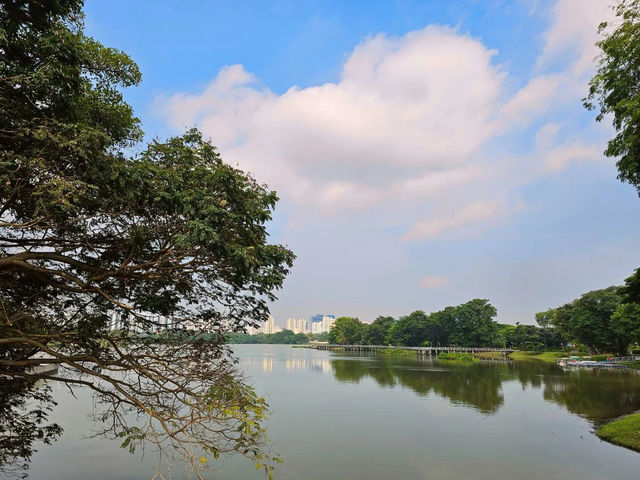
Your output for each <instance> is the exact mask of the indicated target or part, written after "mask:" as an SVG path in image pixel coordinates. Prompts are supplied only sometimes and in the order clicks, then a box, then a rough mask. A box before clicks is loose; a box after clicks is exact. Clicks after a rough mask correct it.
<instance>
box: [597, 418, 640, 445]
mask: <svg viewBox="0 0 640 480" xmlns="http://www.w3.org/2000/svg"><path fill="white" fill-rule="evenodd" d="M596 435H597V436H598V437H600V438H601V439H602V440H605V441H607V442H609V443H613V444H615V445H620V446H621V447H626V448H629V449H631V450H635V451H636V452H640V412H638V413H633V414H631V415H627V416H625V417H621V418H619V419H618V420H614V421H613V422H611V423H607V424H606V425H603V426H602V427H600V428H599V429H598V430H596Z"/></svg>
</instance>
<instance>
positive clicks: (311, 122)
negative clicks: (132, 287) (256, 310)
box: [85, 0, 640, 324]
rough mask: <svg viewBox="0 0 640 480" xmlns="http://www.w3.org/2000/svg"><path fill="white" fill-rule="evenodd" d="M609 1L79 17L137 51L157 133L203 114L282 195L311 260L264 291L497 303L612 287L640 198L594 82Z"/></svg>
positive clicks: (276, 232)
mask: <svg viewBox="0 0 640 480" xmlns="http://www.w3.org/2000/svg"><path fill="white" fill-rule="evenodd" d="M609 3H610V2H608V1H606V0H603V1H600V0H589V1H585V2H580V8H577V2H575V1H574V0H558V1H534V0H530V1H524V0H523V1H515V2H506V1H505V2H502V1H497V0H496V1H483V2H481V1H432V2H417V1H416V2H411V1H397V2H392V1H386V2H383V1H368V2H355V1H354V2H338V1H336V2H329V1H322V2H321V1H296V2H293V1H285V0H282V1H274V2H267V1H264V2H237V1H235V2H196V1H193V2H188V1H186V2H169V1H153V2H150V1H148V2H147V1H137V2H124V1H111V2H102V1H98V0H93V1H88V2H87V5H86V8H85V12H86V17H87V18H86V27H87V31H88V33H89V34H91V35H92V36H94V37H95V38H97V39H98V40H100V41H101V42H102V43H103V44H105V45H108V46H112V47H115V48H119V49H122V50H124V51H125V52H127V53H128V54H129V55H131V57H132V58H133V59H134V60H135V61H136V62H137V63H138V64H139V65H140V68H141V70H142V74H143V81H142V84H141V85H140V86H138V87H136V88H133V89H129V90H128V91H127V92H126V98H127V100H128V101H129V102H130V103H131V104H132V105H133V107H134V108H135V110H136V113H137V115H138V116H139V117H140V118H141V119H142V121H143V126H144V129H145V132H146V134H147V136H148V137H149V138H151V137H154V136H159V137H161V138H162V137H165V136H167V135H171V134H176V133H180V132H181V131H182V130H184V129H185V128H187V127H189V126H193V125H196V126H198V127H199V128H201V129H202V130H203V132H204V133H205V134H206V135H207V136H209V137H210V138H211V139H212V141H213V143H214V144H216V145H217V146H218V147H219V148H220V151H221V153H222V155H223V158H224V159H225V160H226V161H228V162H229V163H232V164H234V165H236V164H237V165H239V166H240V167H241V168H243V169H245V170H247V171H250V172H252V174H253V175H255V176H256V178H258V180H260V181H262V182H266V183H268V184H269V185H270V186H272V187H273V188H275V189H276V190H277V191H278V192H279V194H280V197H281V202H280V204H279V205H278V208H277V211H276V214H275V219H274V221H273V223H272V224H271V225H270V231H271V233H272V239H273V240H274V241H277V242H281V243H284V244H286V245H288V246H289V247H290V248H292V249H293V250H294V252H295V253H296V254H297V255H298V259H297V261H296V265H295V267H294V269H293V272H292V274H291V275H290V277H289V278H288V279H287V281H286V283H285V287H284V289H283V290H282V291H281V292H280V295H279V296H280V300H279V301H278V302H276V303H275V304H274V305H273V306H272V311H273V314H274V316H275V317H276V321H277V322H278V323H279V324H284V322H285V321H286V318H288V317H289V316H296V317H299V316H309V315H312V314H314V313H318V312H325V313H336V314H338V315H354V316H358V317H360V318H361V319H362V320H365V321H371V320H373V319H374V318H375V317H376V316H377V315H394V316H397V315H402V314H405V313H409V312H410V311H412V310H416V309H422V310H425V311H432V310H436V309H440V308H442V307H444V306H446V305H450V304H458V303H462V302H464V301H467V300H469V299H471V298H475V297H481V298H488V299H489V300H491V302H492V303H493V304H494V305H495V306H496V307H497V308H498V312H499V320H500V321H502V322H506V323H515V322H516V321H520V322H523V323H531V322H532V321H533V315H534V314H535V312H537V311H541V310H544V309H546V308H549V307H554V306H557V305H560V304H562V303H565V302H567V301H570V300H571V299H573V298H574V297H576V296H577V295H579V294H581V293H584V292H586V291H588V290H591V289H595V288H602V287H606V286H608V285H611V284H620V283H621V282H622V281H623V280H624V278H625V277H626V276H628V275H629V274H630V273H631V272H632V271H633V269H634V268H636V267H638V266H640V250H639V249H638V248H637V244H638V238H639V237H640V222H638V220H637V219H638V218H640V216H639V214H640V199H639V198H638V196H637V194H636V192H635V190H634V189H633V188H631V187H630V186H628V185H625V184H622V183H620V182H619V181H617V180H616V169H615V165H614V163H615V162H614V161H613V160H611V159H606V158H604V157H603V156H602V154H601V152H602V151H603V150H604V146H605V144H606V140H607V138H609V136H610V135H611V130H610V127H608V126H607V124H606V122H603V124H596V123H595V122H594V118H593V117H594V115H593V114H592V113H590V112H587V111H585V110H584V108H583V107H582V104H581V98H582V97H583V96H584V95H585V93H586V82H587V81H588V78H589V77H590V75H591V74H592V73H593V69H594V63H593V58H594V57H595V55H597V49H596V48H595V47H594V42H595V40H596V38H597V36H596V27H597V25H598V23H599V22H600V21H602V20H605V19H607V18H608V17H610V16H611V11H610V9H607V5H608V4H609Z"/></svg>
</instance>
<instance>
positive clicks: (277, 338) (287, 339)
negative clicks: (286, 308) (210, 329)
mask: <svg viewBox="0 0 640 480" xmlns="http://www.w3.org/2000/svg"><path fill="white" fill-rule="evenodd" d="M311 340H315V341H319V342H321V341H326V340H327V334H326V333H318V334H312V335H308V334H304V333H293V332H292V331H291V330H282V331H281V332H278V333H270V334H266V333H258V334H256V335H249V334H248V333H241V332H235V333H230V334H228V335H227V343H273V344H286V345H300V344H305V343H309V341H311Z"/></svg>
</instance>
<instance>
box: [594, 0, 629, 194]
mask: <svg viewBox="0 0 640 480" xmlns="http://www.w3.org/2000/svg"><path fill="white" fill-rule="evenodd" d="M616 17H617V18H616V19H615V20H614V21H612V22H610V23H607V22H604V23H602V24H601V25H600V28H599V33H601V34H602V35H603V38H602V39H601V40H600V41H599V42H598V43H597V45H598V46H599V47H600V49H601V50H602V54H601V55H600V57H599V65H598V71H597V72H596V74H595V75H594V77H593V78H592V79H591V81H590V83H589V94H588V96H587V97H586V98H585V100H584V104H585V107H587V108H588V109H590V110H593V109H597V110H598V115H597V117H596V119H597V121H602V120H603V119H604V118H605V116H606V117H607V118H610V117H611V118H612V119H613V127H614V129H615V131H616V135H615V136H614V137H613V138H612V139H611V140H610V141H609V143H608V146H607V149H606V150H605V155H607V156H609V157H614V158H617V159H618V160H617V166H618V172H619V175H618V178H619V179H620V180H622V181H624V182H628V183H630V184H631V185H633V186H635V187H636V189H637V190H638V193H639V194H640V89H639V88H638V72H639V71H640V0H622V1H620V2H619V3H618V5H617V6H616Z"/></svg>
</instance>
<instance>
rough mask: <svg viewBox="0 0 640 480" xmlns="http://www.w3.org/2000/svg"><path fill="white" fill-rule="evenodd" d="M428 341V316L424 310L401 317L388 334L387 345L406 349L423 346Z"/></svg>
mask: <svg viewBox="0 0 640 480" xmlns="http://www.w3.org/2000/svg"><path fill="white" fill-rule="evenodd" d="M426 339H427V315H426V314H425V313H424V312H423V311H422V310H416V311H415V312H412V313H410V314H409V315H406V316H404V317H400V319H398V321H397V322H396V323H394V324H393V326H392V327H391V328H390V329H389V333H388V334H387V343H390V344H393V345H403V346H406V347H419V346H422V345H423V344H424V342H425V340H426Z"/></svg>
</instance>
